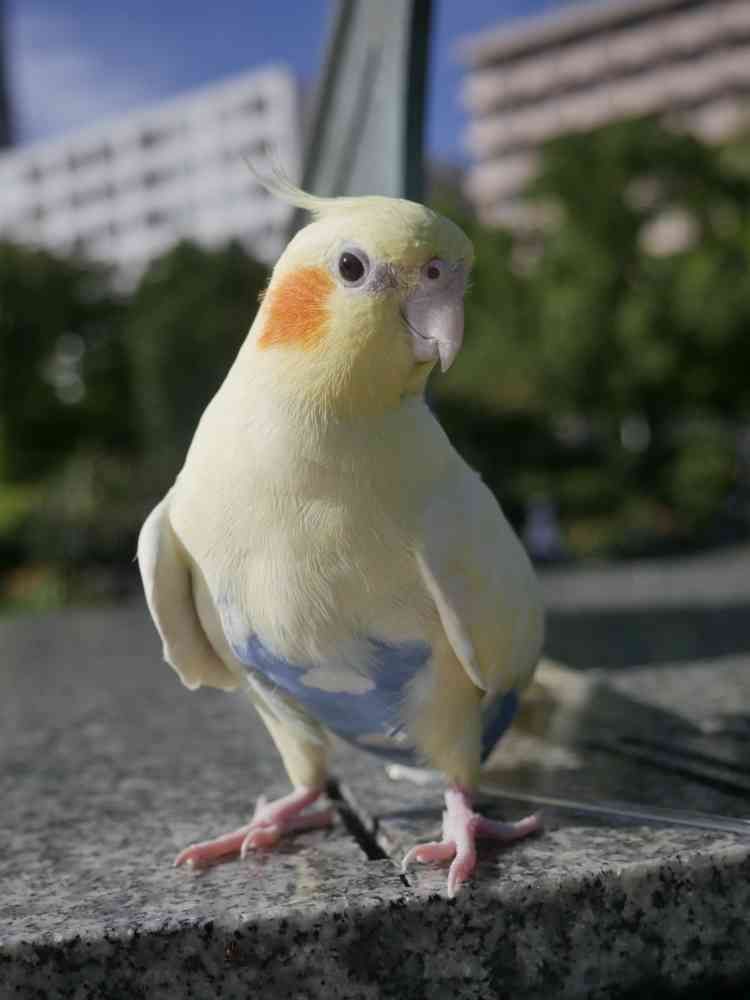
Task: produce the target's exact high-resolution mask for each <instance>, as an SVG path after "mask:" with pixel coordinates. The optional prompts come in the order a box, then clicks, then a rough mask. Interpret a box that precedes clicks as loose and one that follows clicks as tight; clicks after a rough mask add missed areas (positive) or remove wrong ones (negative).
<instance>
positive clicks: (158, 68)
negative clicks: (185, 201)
mask: <svg viewBox="0 0 750 1000" xmlns="http://www.w3.org/2000/svg"><path fill="white" fill-rule="evenodd" d="M6 2H7V6H8V17H9V34H10V43H11V52H10V56H11V58H10V73H11V86H12V91H13V101H14V105H15V108H16V113H17V127H18V132H19V138H20V140H21V141H22V142H24V143H26V142H31V141H34V140H35V139H43V138H49V137H52V136H59V135H62V134H64V133H66V132H70V131H72V130H75V129H77V128H80V127H82V126H86V125H89V124H93V123H94V122H97V121H101V120H103V119H106V118H108V117H110V116H112V115H114V114H117V113H122V112H126V111H129V110H133V109H135V108H138V107H142V106H144V105H147V104H149V103H150V102H151V101H153V100H155V99H158V98H160V97H168V96H172V95H175V94H178V93H181V92H182V91H185V90H189V89H190V88H192V87H196V86H200V85H201V84H204V83H208V82H210V81H212V80H217V79H221V78H222V77H226V76H230V75H232V74H234V73H239V72H242V71H244V70H246V69H248V68H251V67H254V66H259V65H262V64H263V63H267V62H271V61H273V62H279V61H281V62H285V63H287V64H288V65H290V66H291V67H292V69H293V70H294V71H295V72H296V73H297V74H298V75H299V76H300V77H301V78H302V79H303V81H306V82H307V83H309V84H312V83H314V80H315V77H316V74H317V70H318V66H319V64H320V59H321V53H322V49H323V43H324V38H325V32H326V26H327V18H328V12H329V4H328V2H327V0H301V2H296V3H289V2H287V3H278V2H276V3H274V2H270V0H243V2H239V0H211V2H210V3H209V2H206V0H200V2H198V0H156V2H155V0H127V3H115V2H110V0H6ZM370 2H385V0H370ZM560 2H561V0H494V2H493V0H442V2H440V0H438V2H437V3H436V4H435V16H434V28H433V49H432V67H431V81H430V82H431V89H430V101H429V112H428V132H427V145H428V152H429V154H430V155H431V156H433V157H437V158H440V159H443V160H453V161H459V162H460V161H464V160H465V159H466V153H465V150H464V148H463V145H462V137H461V136H462V131H463V127H464V115H463V112H462V110H461V107H460V101H459V85H460V81H461V75H462V69H461V66H460V64H459V62H458V60H457V55H456V43H457V40H458V39H459V38H463V37H465V36H467V35H471V34H473V33H475V32H477V31H479V30H481V29H483V28H486V27H489V26H493V25H498V24H501V23H502V22H503V21H511V20H513V19H515V18H518V17H522V16H524V15H527V14H530V13H537V12H540V11H542V10H545V9H550V8H553V7H557V6H559V5H560Z"/></svg>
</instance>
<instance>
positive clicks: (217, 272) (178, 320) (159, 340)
mask: <svg viewBox="0 0 750 1000" xmlns="http://www.w3.org/2000/svg"><path fill="white" fill-rule="evenodd" d="M267 278H268V272H267V270H266V268H265V267H264V266H263V265H261V264H259V263H258V262H257V261H255V260H254V259H253V258H252V257H250V256H249V255H248V254H247V253H246V252H245V250H244V249H243V248H242V247H241V245H240V244H239V243H230V244H229V245H227V246H226V247H224V248H221V249H217V250H206V249H203V248H201V247H199V246H197V245H196V244H194V243H189V242H183V243H180V244H179V245H178V246H176V247H175V248H174V249H172V250H170V251H169V252H168V253H167V254H165V255H164V256H163V257H161V258H159V259H158V260H156V261H154V263H153V264H152V265H151V266H150V267H149V269H148V270H147V271H146V273H145V274H144V276H143V278H142V279H141V282H140V284H139V285H138V287H137V289H136V291H135V294H134V296H133V299H132V302H131V305H130V310H129V317H128V334H127V337H128V346H129V351H130V355H131V361H132V372H133V378H134V391H135V398H136V402H137V405H138V411H139V422H140V428H141V433H142V435H143V446H144V451H145V457H146V460H147V462H148V465H149V468H150V469H151V470H152V474H153V475H154V477H155V479H154V483H153V488H154V490H155V491H156V492H158V491H159V490H161V489H162V488H163V487H164V486H165V484H168V483H169V482H171V480H172V479H173V478H174V476H175V474H176V473H177V471H178V470H179V467H180V465H181V463H182V459H183V458H184V454H185V451H186V449H187V446H188V445H189V443H190V439H191V437H192V435H193V432H194V430H195V427H196V425H197V423H198V420H199V419H200V416H201V414H202V412H203V410H204V409H205V407H206V404H207V403H208V401H209V400H210V398H211V397H212V396H213V394H214V393H215V392H216V390H217V389H218V387H219V385H220V384H221V382H222V380H223V378H224V376H225V375H226V373H227V370H228V369H229V367H230V365H231V364H232V362H233V361H234V358H235V355H236V354H237V351H238V349H239V347H240V344H241V343H242V341H243V340H244V338H245V336H246V334H247V331H248V329H249V327H250V324H251V322H252V320H253V317H254V314H255V311H256V308H257V303H258V296H259V294H260V292H261V291H262V289H263V288H264V287H265V284H266V281H267Z"/></svg>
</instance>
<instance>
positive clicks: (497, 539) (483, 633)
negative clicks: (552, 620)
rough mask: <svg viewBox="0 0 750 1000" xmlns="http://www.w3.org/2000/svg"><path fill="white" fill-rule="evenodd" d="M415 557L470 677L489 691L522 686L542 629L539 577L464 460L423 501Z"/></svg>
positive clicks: (531, 667) (533, 663)
mask: <svg viewBox="0 0 750 1000" xmlns="http://www.w3.org/2000/svg"><path fill="white" fill-rule="evenodd" d="M417 559H418V562H419V566H420V570H421V572H422V576H423V579H424V582H425V585H426V587H427V589H428V591H429V593H430V595H431V597H432V599H433V601H434V602H435V606H436V607H437V610H438V613H439V615H440V620H441V623H442V626H443V630H444V632H445V634H446V636H447V638H448V641H449V643H450V645H451V647H452V649H453V652H454V653H455V655H456V658H457V659H458V661H459V662H460V663H461V665H462V666H463V668H464V670H465V671H466V673H467V674H468V675H469V677H470V678H471V680H472V682H473V683H474V684H475V685H476V686H477V687H478V688H480V689H481V690H483V691H485V692H487V693H488V694H495V693H497V692H504V691H509V690H513V689H515V690H516V691H521V690H522V689H523V688H524V687H525V686H526V684H527V683H528V681H529V680H530V678H531V676H532V674H533V672H534V668H535V666H536V663H537V660H538V658H539V652H540V649H541V643H542V639H543V634H544V618H543V611H542V604H541V599H540V595H539V589H538V584H537V581H536V578H535V576H534V572H533V570H532V568H531V564H530V562H529V559H528V557H527V555H526V553H525V551H524V549H523V547H522V546H521V543H520V542H519V541H518V538H517V537H516V535H515V534H514V532H513V530H512V529H511V527H510V526H509V524H508V522H507V521H506V520H505V517H504V515H503V513H502V511H501V510H500V507H499V505H498V503H497V501H496V500H495V498H494V496H493V495H492V493H491V492H490V490H489V489H488V488H487V487H486V486H485V485H484V483H483V482H482V481H481V479H480V478H479V476H478V475H476V474H475V473H474V472H472V471H471V470H470V469H469V468H468V466H466V467H464V468H462V469H460V470H456V469H455V467H454V470H453V475H452V477H451V481H450V483H448V484H446V488H445V489H443V490H441V491H439V492H438V493H437V494H436V495H435V496H434V498H433V499H432V501H431V502H430V505H429V507H428V508H427V511H426V513H425V518H424V522H423V534H422V538H421V543H420V545H419V548H418V551H417Z"/></svg>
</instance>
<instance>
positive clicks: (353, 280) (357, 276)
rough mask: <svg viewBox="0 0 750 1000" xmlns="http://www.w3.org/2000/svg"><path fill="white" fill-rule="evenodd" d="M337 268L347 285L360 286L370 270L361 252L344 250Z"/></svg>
mask: <svg viewBox="0 0 750 1000" xmlns="http://www.w3.org/2000/svg"><path fill="white" fill-rule="evenodd" d="M338 268H339V274H340V275H341V277H342V278H343V280H344V282H345V283H346V284H347V285H360V284H361V283H362V281H363V280H364V278H365V276H366V274H367V272H368V271H369V269H370V262H369V261H368V259H367V257H366V255H365V254H364V253H363V252H362V251H361V250H357V251H354V250H344V252H343V253H342V254H341V256H340V257H339V264H338Z"/></svg>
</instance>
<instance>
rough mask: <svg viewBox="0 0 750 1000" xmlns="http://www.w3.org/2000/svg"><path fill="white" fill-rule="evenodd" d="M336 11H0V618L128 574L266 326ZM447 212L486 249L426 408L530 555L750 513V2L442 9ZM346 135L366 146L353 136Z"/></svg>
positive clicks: (437, 73) (12, 1)
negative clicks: (265, 171) (284, 188)
mask: <svg viewBox="0 0 750 1000" xmlns="http://www.w3.org/2000/svg"><path fill="white" fill-rule="evenodd" d="M329 17H330V11H329V8H328V4H326V3H325V2H323V0H319V2H310V3H307V4H304V5H299V7H298V8H295V11H294V16H293V18H292V17H291V16H290V12H289V9H288V8H287V7H285V6H283V5H275V4H271V3H266V2H260V0H257V2H248V3H245V4H243V5H240V6H238V5H237V4H235V3H233V2H230V0H213V3H212V4H211V5H210V7H209V6H208V5H205V4H198V3H193V2H186V0H180V2H179V3H178V2H177V0H162V2H161V3H159V4H157V5H154V4H153V3H151V2H150V0H148V2H147V0H132V2H130V3H129V4H127V5H126V8H125V6H123V5H110V4H99V3H95V2H94V0H69V2H67V3H66V4H64V5H61V4H58V3H55V2H53V0H0V146H2V147H3V149H2V151H1V152H0V611H1V612H5V613H9V612H12V611H17V610H19V609H42V608H47V607H54V606H59V605H66V604H71V603H80V602H102V601H108V600H112V599H113V598H116V597H119V596H122V595H123V594H127V593H128V592H130V591H132V590H135V589H136V588H137V586H138V582H137V576H136V571H135V567H134V565H133V556H134V553H135V545H136V537H137V532H138V529H139V527H140V525H141V523H142V521H143V519H144V517H145V515H146V513H147V512H148V510H149V509H150V508H151V507H152V506H153V505H154V503H155V502H156V501H157V500H158V499H159V498H160V497H161V496H162V495H163V493H164V492H165V491H166V490H167V489H168V488H169V486H170V484H171V482H172V481H173V479H174V476H175V474H176V472H177V471H178V469H179V467H180V464H181V461H182V457H183V456H184V453H185V449H186V447H187V445H188V443H189V441H190V438H191V435H192V431H193V429H194V427H195V424H196V421H197V419H198V417H199V416H200V414H201V412H202V410H203V409H204V407H205V405H206V403H207V401H208V399H209V398H210V397H211V395H212V394H213V392H214V391H215V390H216V388H217V387H218V385H219V383H220V381H221V379H222V377H223V375H224V373H225V372H226V370H227V368H228V366H229V364H230V363H231V361H232V359H233V357H234V355H235V353H236V351H237V349H238V347H239V345H240V343H241V341H242V339H243V338H244V336H245V334H246V332H247V330H248V328H249V326H250V323H251V321H252V318H253V314H254V310H255V308H256V304H257V298H258V293H259V292H260V291H261V289H262V288H263V287H264V284H265V282H266V280H267V276H268V268H269V266H270V265H272V263H273V261H274V259H275V256H276V255H277V254H278V253H279V251H280V250H281V248H282V247H283V246H284V244H285V242H286V239H287V234H288V231H289V226H290V224H291V220H290V218H289V214H288V209H287V208H286V207H285V206H283V205H280V204H278V203H276V202H275V201H274V200H273V199H271V198H270V197H268V196H267V195H266V193H265V192H264V191H263V190H262V189H261V188H260V187H259V186H258V185H257V183H256V182H255V180H254V178H253V177H252V175H251V174H250V173H249V171H248V170H247V167H246V165H245V162H244V159H245V158H246V157H250V158H251V159H252V158H255V159H261V160H262V158H263V157H267V156H269V155H271V156H272V157H273V158H274V159H276V160H277V161H279V162H280V163H281V164H282V165H283V166H284V167H285V169H286V170H287V172H288V173H289V174H290V175H291V176H292V177H293V178H294V179H297V180H299V179H300V178H301V177H302V173H303V165H304V154H305V143H304V136H305V130H306V128H307V124H308V122H309V121H310V116H311V113H312V112H311V109H312V108H313V106H314V94H315V87H316V80H317V78H318V74H319V71H320V66H321V65H322V63H323V59H324V52H325V37H326V31H327V28H328V24H329ZM425 115H426V178H427V190H426V199H427V201H428V202H429V203H430V204H432V205H433V206H435V207H436V208H438V209H439V210H441V211H443V212H444V213H446V214H448V215H450V216H451V217H453V218H454V219H456V221H458V222H459V223H460V224H461V225H462V226H463V227H464V228H465V229H466V231H467V232H468V234H469V235H470V236H471V238H472V239H473V240H474V242H475V244H476V249H477V265H476V269H475V273H474V277H473V282H472V287H471V290H470V293H469V295H468V298H467V316H466V328H467V339H466V343H465V347H464V349H463V352H462V354H461V355H460V357H459V359H458V361H457V363H456V365H455V366H454V368H453V369H452V370H451V372H450V373H449V374H448V375H447V376H439V377H437V378H435V379H434V381H433V383H432V388H431V402H432V405H433V406H434V408H435V409H436V410H437V412H438V413H439V416H440V418H441V420H442V422H443V424H444V425H445V427H446V429H447V430H448V432H449V434H450V436H451V437H452V439H453V441H454V443H455V444H456V445H457V447H458V448H459V449H460V450H461V451H462V453H463V454H464V455H465V457H466V458H467V459H468V460H469V461H470V462H471V463H472V464H473V465H474V466H475V467H477V468H478V469H479V470H480V471H481V473H482V475H483V477H484V478H485V480H486V481H487V482H488V483H489V485H490V486H491V487H492V488H493V489H494V490H495V492H496V493H497V495H498V497H499V498H500V500H501V502H502V503H503V504H504V506H505V509H506V511H507V513H508V514H509V516H510V517H511V520H512V521H513V523H514V524H515V525H516V527H517V528H518V529H519V531H520V532H521V533H522V535H523V537H524V539H525V541H526V544H527V546H528V547H529V549H530V550H531V552H532V554H533V556H534V557H535V558H536V559H537V560H538V561H539V562H547V563H558V562H566V563H568V562H570V563H577V562H587V561H591V560H601V559H610V560H623V559H629V558H633V557H655V558H656V557H662V556H665V555H675V554H683V553H694V552H696V551H697V550H701V549H707V548H708V549H710V548H717V547H719V546H727V545H728V544H733V543H738V542H739V543H741V542H742V540H743V539H745V538H746V536H747V531H748V525H749V524H750V422H749V418H750V374H748V373H749V372H750V4H748V3H747V0H600V2H595V0H591V2H588V3H579V4H570V3H561V2H547V3H545V2H542V0H514V2H510V0H507V2H497V0H496V2H480V0H475V2H468V3H462V4H456V3H448V2H447V0H446V2H442V3H439V4H436V5H435V9H434V11H433V17H432V24H431V29H430V60H429V73H428V87H427V103H426V108H425ZM341 141H342V142H344V141H345V137H342V140H341Z"/></svg>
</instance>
